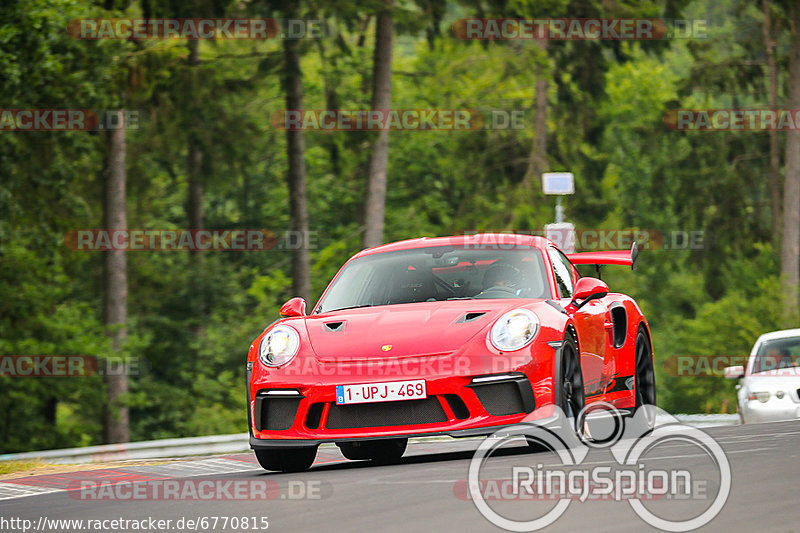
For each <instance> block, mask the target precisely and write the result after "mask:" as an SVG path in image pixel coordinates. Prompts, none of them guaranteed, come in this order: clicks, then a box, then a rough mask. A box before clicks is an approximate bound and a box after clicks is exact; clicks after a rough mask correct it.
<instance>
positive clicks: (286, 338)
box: [259, 324, 300, 366]
mask: <svg viewBox="0 0 800 533" xmlns="http://www.w3.org/2000/svg"><path fill="white" fill-rule="evenodd" d="M298 348H300V335H298V334H297V331H295V329H294V328H293V327H290V326H285V325H282V324H281V325H279V326H275V327H274V328H272V329H271V330H270V331H269V333H267V334H266V335H264V338H263V339H261V346H260V348H259V357H260V358H261V362H262V363H264V364H265V365H267V366H281V365H285V364H286V363H288V362H289V361H291V360H292V359H294V356H295V355H297V350H298Z"/></svg>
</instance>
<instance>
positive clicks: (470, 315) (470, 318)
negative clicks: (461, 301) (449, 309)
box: [456, 311, 486, 323]
mask: <svg viewBox="0 0 800 533" xmlns="http://www.w3.org/2000/svg"><path fill="white" fill-rule="evenodd" d="M485 314H486V311H472V312H470V313H467V314H466V315H464V316H462V317H461V318H459V319H458V320H456V323H460V322H472V321H473V320H475V319H476V318H480V317H482V316H483V315H485Z"/></svg>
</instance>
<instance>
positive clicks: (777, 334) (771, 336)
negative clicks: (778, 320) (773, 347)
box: [756, 328, 800, 344]
mask: <svg viewBox="0 0 800 533" xmlns="http://www.w3.org/2000/svg"><path fill="white" fill-rule="evenodd" d="M790 337H800V328H796V329H782V330H780V331H770V332H769V333H764V334H763V335H761V336H760V337H759V338H758V340H757V341H756V344H758V343H761V342H764V341H772V340H775V339H787V338H790Z"/></svg>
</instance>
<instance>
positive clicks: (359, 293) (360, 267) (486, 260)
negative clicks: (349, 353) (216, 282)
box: [316, 246, 550, 313]
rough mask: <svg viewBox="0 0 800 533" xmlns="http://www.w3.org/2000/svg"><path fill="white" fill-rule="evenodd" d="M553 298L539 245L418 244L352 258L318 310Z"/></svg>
mask: <svg viewBox="0 0 800 533" xmlns="http://www.w3.org/2000/svg"><path fill="white" fill-rule="evenodd" d="M549 297H550V287H549V285H548V282H547V274H546V271H545V269H544V262H543V259H542V252H541V250H539V249H538V248H527V249H522V250H521V249H519V247H517V248H515V249H514V250H485V249H481V250H476V249H470V248H468V247H453V246H447V247H432V248H415V249H412V250H401V251H396V252H384V253H378V254H372V255H367V256H364V257H360V258H358V259H355V260H353V261H352V262H350V263H349V264H348V265H347V266H346V267H345V268H344V270H342V272H341V274H340V275H339V276H338V277H337V278H336V279H335V280H334V281H333V284H332V285H331V287H330V289H329V290H328V292H327V294H326V295H325V297H324V298H323V299H322V300H321V301H320V303H319V305H318V306H317V311H316V312H317V313H323V312H328V311H336V310H339V309H351V308H355V307H371V306H377V305H390V304H408V303H415V302H433V301H442V300H466V299H470V300H471V299H483V298H549Z"/></svg>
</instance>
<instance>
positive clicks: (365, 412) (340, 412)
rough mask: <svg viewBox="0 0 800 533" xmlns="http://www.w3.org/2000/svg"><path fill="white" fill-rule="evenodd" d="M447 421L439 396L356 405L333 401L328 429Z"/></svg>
mask: <svg viewBox="0 0 800 533" xmlns="http://www.w3.org/2000/svg"><path fill="white" fill-rule="evenodd" d="M437 422H447V416H446V415H445V414H444V409H442V405H441V404H440V403H439V400H438V399H436V397H430V398H425V399H423V400H403V401H398V402H383V403H364V404H356V405H337V404H335V403H334V404H331V408H330V412H329V413H328V423H327V427H328V429H352V428H368V427H382V426H401V425H415V424H434V423H437Z"/></svg>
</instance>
